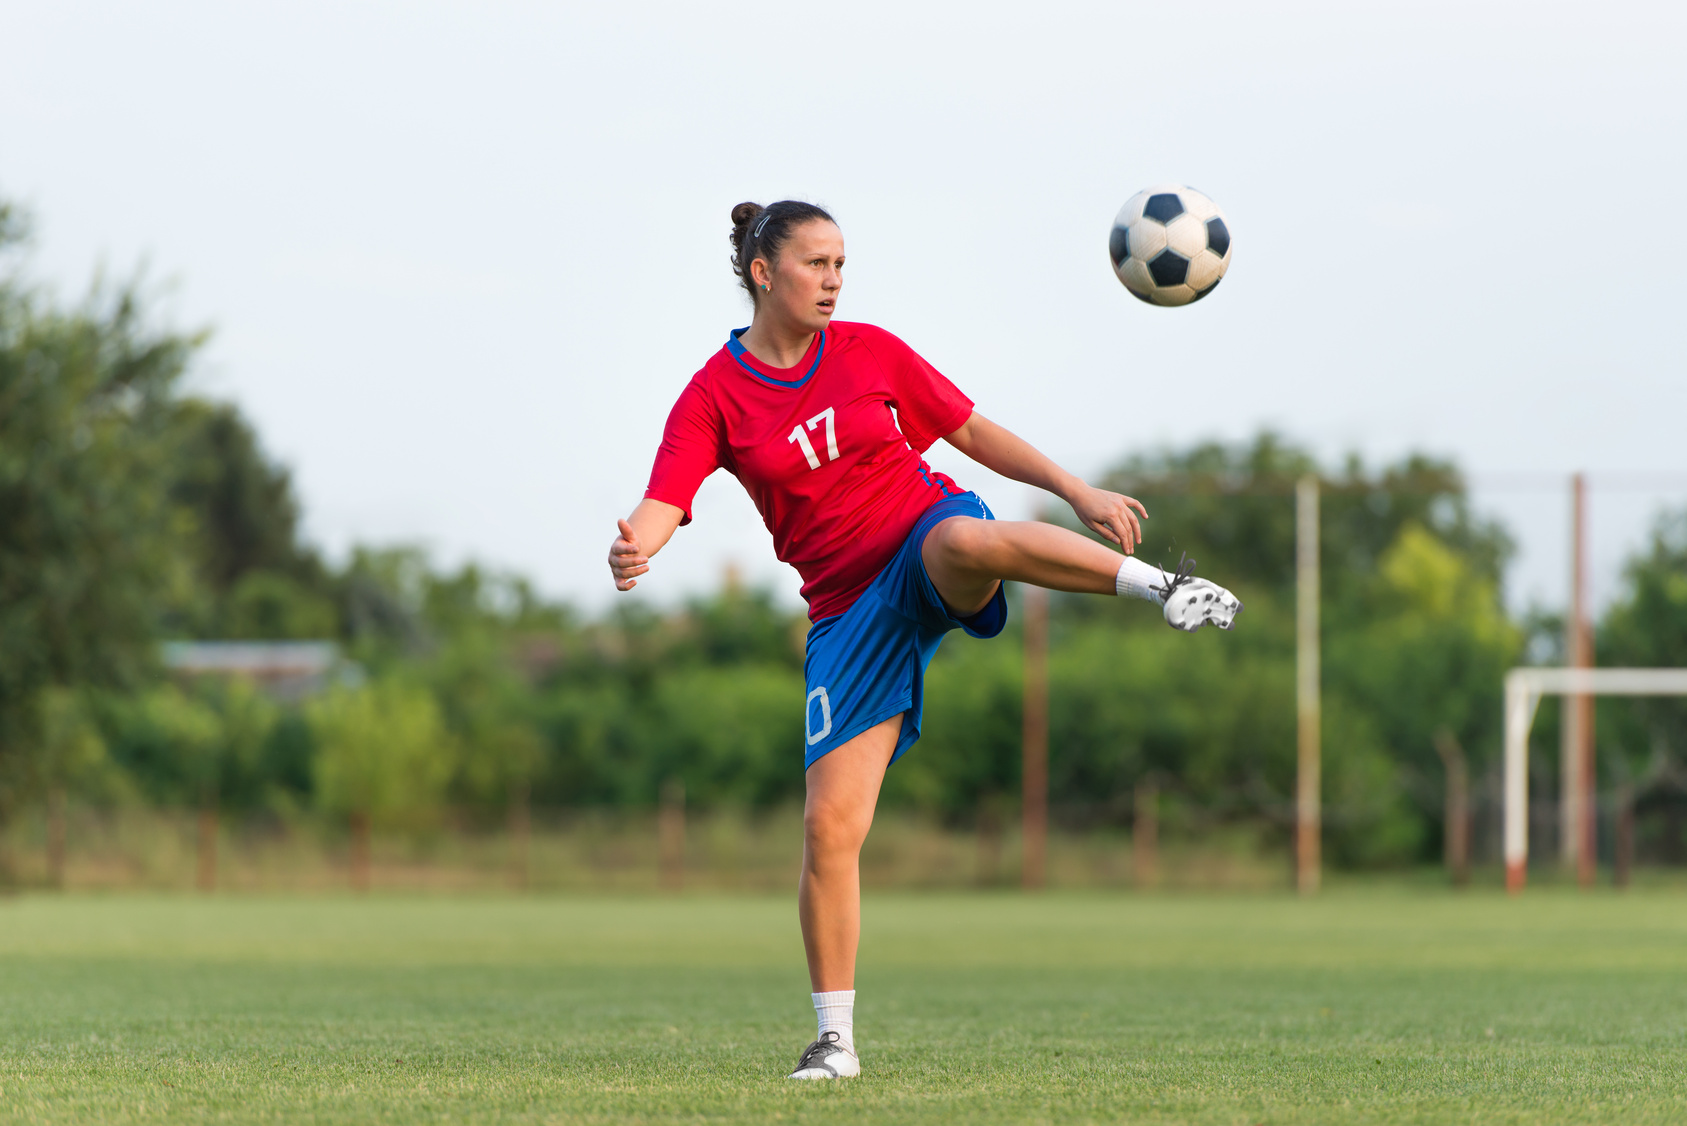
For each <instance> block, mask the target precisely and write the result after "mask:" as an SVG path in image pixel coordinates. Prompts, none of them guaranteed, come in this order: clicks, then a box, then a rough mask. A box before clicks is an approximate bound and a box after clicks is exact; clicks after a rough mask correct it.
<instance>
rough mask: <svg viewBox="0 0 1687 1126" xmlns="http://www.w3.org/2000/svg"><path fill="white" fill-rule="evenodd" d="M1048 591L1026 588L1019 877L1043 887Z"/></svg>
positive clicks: (1024, 882)
mask: <svg viewBox="0 0 1687 1126" xmlns="http://www.w3.org/2000/svg"><path fill="white" fill-rule="evenodd" d="M1048 655H1049V592H1048V591H1046V590H1044V589H1043V588H1042V587H1039V586H1028V587H1026V588H1025V730H1024V750H1023V753H1024V764H1023V768H1022V770H1021V781H1022V784H1023V786H1024V790H1023V793H1022V798H1021V817H1022V827H1023V831H1022V836H1023V837H1024V852H1023V857H1022V861H1021V865H1020V869H1019V882H1020V883H1021V884H1022V885H1023V886H1024V887H1027V888H1040V887H1042V886H1043V880H1044V874H1045V868H1046V865H1047V859H1046V858H1047V855H1048V834H1049V664H1048Z"/></svg>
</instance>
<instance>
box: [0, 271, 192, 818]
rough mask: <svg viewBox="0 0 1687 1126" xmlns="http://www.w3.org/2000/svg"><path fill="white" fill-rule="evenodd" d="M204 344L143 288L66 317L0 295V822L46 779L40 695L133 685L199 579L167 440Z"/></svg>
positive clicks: (14, 292)
mask: <svg viewBox="0 0 1687 1126" xmlns="http://www.w3.org/2000/svg"><path fill="white" fill-rule="evenodd" d="M197 343H198V338H197V337H194V336H184V335H180V334H176V333H171V332H167V331H160V330H157V329H154V328H151V327H149V326H148V325H147V324H146V322H145V318H144V316H143V313H142V306H141V302H140V300H139V298H138V297H137V294H136V291H135V289H134V288H133V287H127V288H119V289H116V290H108V289H103V288H96V289H95V290H94V292H93V293H92V294H91V295H90V296H89V297H88V298H87V300H86V301H85V302H84V303H83V304H82V306H80V307H79V308H76V309H73V310H69V311H63V310H59V309H55V308H52V307H50V306H49V305H47V304H46V303H45V301H44V300H43V299H41V298H40V297H39V296H37V295H35V294H33V293H31V292H29V291H27V290H26V289H23V288H22V287H21V286H19V285H17V284H15V283H10V282H8V283H7V284H5V285H0V813H3V811H4V808H5V805H6V804H7V795H8V794H9V795H12V796H13V798H14V799H15V797H16V796H18V795H21V794H25V793H29V792H32V791H33V790H34V788H35V787H36V785H37V783H38V780H39V779H38V775H37V773H36V772H35V771H34V770H33V769H32V768H31V765H30V760H31V756H32V755H33V754H34V753H35V752H36V751H37V750H38V749H39V745H40V738H41V724H42V722H43V718H42V706H43V693H45V692H47V691H49V690H50V689H53V688H77V689H103V688H114V687H122V686H126V685H132V684H135V683H137V681H138V679H139V678H140V676H141V675H142V674H144V673H145V672H146V670H147V669H148V668H149V666H150V665H151V663H152V648H151V642H152V640H153V637H154V628H155V625H156V619H157V614H158V605H159V601H160V595H161V594H163V593H164V592H167V591H171V590H176V589H180V588H182V587H184V586H186V585H187V583H188V578H187V576H188V569H187V567H186V565H185V561H184V560H183V559H182V558H181V557H180V555H179V553H178V552H177V551H176V549H175V546H174V539H175V536H174V534H175V533H176V532H177V531H178V530H179V527H178V524H177V522H176V520H175V519H174V517H175V514H174V512H173V511H172V510H171V508H170V507H169V505H168V504H167V503H166V502H165V499H164V498H165V491H166V489H165V485H166V483H167V481H168V476H169V468H170V465H169V459H168V456H167V441H166V436H167V435H168V433H169V430H170V425H171V419H172V412H173V410H174V398H173V396H174V391H175V386H176V383H177V381H178V380H179V378H180V376H181V374H182V372H183V370H184V368H185V365H186V363H187V359H188V356H189V355H190V353H191V352H192V350H193V348H194V347H195V346H196V344H197Z"/></svg>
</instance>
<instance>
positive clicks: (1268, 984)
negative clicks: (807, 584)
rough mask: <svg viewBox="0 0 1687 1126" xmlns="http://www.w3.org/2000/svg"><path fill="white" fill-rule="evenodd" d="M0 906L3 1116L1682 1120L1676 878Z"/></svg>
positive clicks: (1683, 1032) (1680, 918)
mask: <svg viewBox="0 0 1687 1126" xmlns="http://www.w3.org/2000/svg"><path fill="white" fill-rule="evenodd" d="M794 915H795V912H794V908H793V905H792V904H791V902H790V901H789V900H788V899H787V898H778V899H769V898H679V899H667V900H658V899H619V900H616V899H610V900H605V899H595V900H584V899H531V900H523V899H493V898H487V899H437V898H428V899H391V898H382V897H376V898H372V899H368V900H350V899H239V898H233V899H230V898H222V899H214V900H200V899H189V898H99V897H72V898H50V897H28V898H23V899H14V900H10V901H0V1119H4V1120H6V1121H26V1122H36V1121H39V1122H92V1121H98V1122H141V1121H145V1122H198V1121H286V1122H434V1121H440V1122H443V1121H451V1122H459V1121H476V1122H621V1121H631V1122H668V1121H688V1122H697V1121H703V1122H737V1121H744V1122H766V1121H787V1122H817V1123H818V1122H826V1123H832V1122H838V1121H857V1120H860V1121H867V1120H870V1121H873V1122H940V1121H960V1122H1089V1121H1098V1122H1101V1121H1106V1122H1113V1121H1140V1122H1212V1123H1252V1122H1271V1123H1292V1122H1472V1123H1475V1122H1481V1123H1495V1122H1519V1123H1522V1122H1528V1123H1534V1122H1552V1121H1563V1122H1606V1121H1609V1122H1624V1123H1642V1122H1665V1121H1675V1122H1679V1121H1682V1120H1684V1119H1687V897H1683V896H1681V895H1679V894H1675V893H1655V892H1654V893H1644V894H1631V895H1629V896H1627V897H1620V896H1617V895H1614V894H1610V893H1603V894H1595V895H1589V896H1581V895H1577V894H1575V893H1573V892H1567V891H1546V892H1540V893H1535V892H1532V893H1531V894H1530V895H1528V896H1526V897H1524V898H1523V899H1522V900H1519V901H1508V900H1505V899H1503V898H1501V897H1499V896H1496V895H1489V894H1471V895H1467V896H1453V895H1449V894H1445V893H1431V892H1428V891H1408V890H1402V889H1398V888H1397V889H1394V890H1380V891H1365V890H1345V891H1338V892H1334V893H1331V894H1327V895H1326V896H1325V897H1323V898H1322V899H1319V900H1317V901H1315V902H1305V903H1303V902H1299V901H1296V900H1293V899H1289V898H1283V897H1240V896H1233V897H1227V898H1220V897H1199V898H1197V897H1141V896H1121V895H1088V894H1086V895H1066V894H1062V895H1049V896H1046V897H1042V898H1024V897H1020V896H1017V895H1010V894H1000V895H928V896H911V895H909V896H903V895H897V896H877V897H870V898H869V900H868V903H867V907H866V927H865V931H866V933H865V936H864V944H863V956H862V968H861V974H860V980H859V983H858V985H859V990H860V999H859V1004H858V1025H857V1027H858V1032H859V1035H860V1038H861V1042H862V1047H863V1056H864V1063H865V1066H866V1069H867V1073H866V1075H865V1076H864V1077H863V1078H861V1079H858V1080H853V1081H850V1082H847V1083H839V1084H793V1083H789V1082H787V1081H786V1080H785V1079H783V1075H784V1073H785V1071H786V1069H787V1068H788V1067H789V1066H790V1064H791V1063H792V1062H794V1060H795V1057H796V1055H797V1053H798V1052H799V1051H800V1050H801V1048H802V1046H803V1044H805V1043H806V1042H807V1041H808V1039H809V1038H810V1037H811V1036H812V1035H813V1022H812V1011H811V1010H810V1008H809V1005H808V996H807V993H808V986H807V983H806V980H805V975H804V973H803V970H802V955H801V947H800V943H799V940H798V935H797V930H796V924H795V919H794Z"/></svg>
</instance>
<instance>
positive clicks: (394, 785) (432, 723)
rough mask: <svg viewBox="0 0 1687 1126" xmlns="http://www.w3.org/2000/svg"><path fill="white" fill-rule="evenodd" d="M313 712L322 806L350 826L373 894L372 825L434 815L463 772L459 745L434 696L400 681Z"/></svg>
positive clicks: (358, 866) (341, 695) (358, 691)
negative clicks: (457, 773) (454, 779)
mask: <svg viewBox="0 0 1687 1126" xmlns="http://www.w3.org/2000/svg"><path fill="white" fill-rule="evenodd" d="M307 713H308V715H309V717H310V724H311V727H312V729H313V733H314V735H315V737H316V758H315V760H314V762H313V764H312V767H313V770H312V773H313V775H314V781H315V793H316V800H317V804H318V806H319V807H320V808H321V809H322V810H324V811H325V812H328V813H335V814H339V815H341V816H344V817H346V818H347V819H348V820H349V821H350V825H351V831H352V880H353V884H354V886H356V887H358V888H359V889H365V890H366V889H367V888H368V886H369V838H370V831H371V828H372V827H373V826H376V825H379V826H383V827H392V826H399V825H405V824H408V825H417V824H420V823H422V822H424V821H425V820H426V819H427V818H429V817H430V816H432V815H433V814H434V813H435V812H436V811H437V810H438V807H439V802H440V799H441V798H442V797H443V796H444V793H445V788H446V786H447V785H448V784H449V783H450V781H451V776H452V774H453V772H454V771H455V770H456V765H457V761H456V760H457V755H456V747H455V745H454V744H453V742H452V740H451V738H450V735H449V733H448V732H447V731H446V728H445V723H444V720H443V718H442V717H441V715H440V711H439V705H438V704H436V703H435V702H434V698H433V696H432V694H430V693H429V692H427V691H425V690H422V689H419V688H414V687H411V686H409V685H407V684H404V683H401V682H399V681H396V680H385V681H378V682H376V683H375V684H373V685H369V686H366V687H361V688H355V689H348V688H340V689H336V690H334V691H332V692H330V693H329V694H328V695H327V696H324V697H322V698H321V699H319V700H316V701H314V702H312V703H311V704H310V705H309V707H308V709H307Z"/></svg>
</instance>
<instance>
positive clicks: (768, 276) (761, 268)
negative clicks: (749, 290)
mask: <svg viewBox="0 0 1687 1126" xmlns="http://www.w3.org/2000/svg"><path fill="white" fill-rule="evenodd" d="M750 280H751V281H753V282H755V283H756V288H757V289H766V288H767V287H768V286H770V285H772V284H773V271H772V270H771V269H770V268H769V267H768V264H767V259H766V258H757V259H756V260H755V261H753V262H751V263H750Z"/></svg>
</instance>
